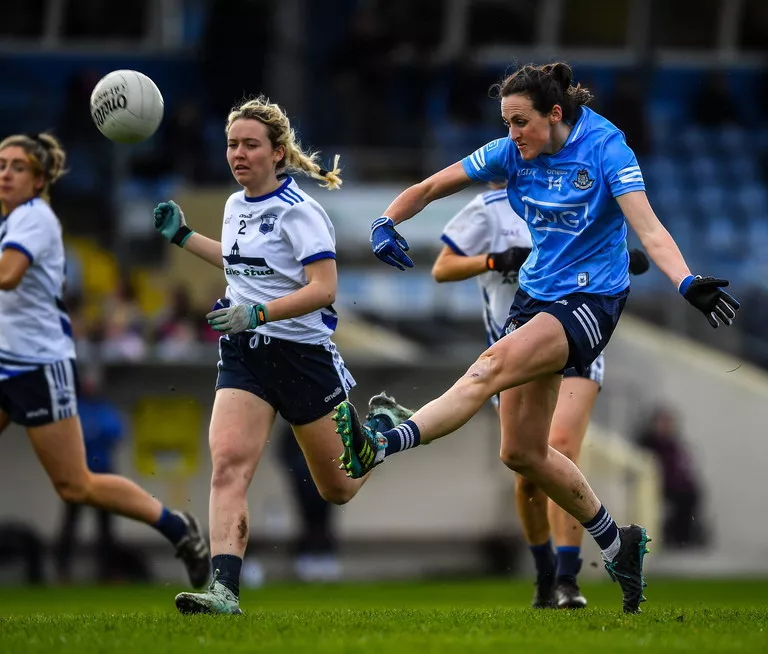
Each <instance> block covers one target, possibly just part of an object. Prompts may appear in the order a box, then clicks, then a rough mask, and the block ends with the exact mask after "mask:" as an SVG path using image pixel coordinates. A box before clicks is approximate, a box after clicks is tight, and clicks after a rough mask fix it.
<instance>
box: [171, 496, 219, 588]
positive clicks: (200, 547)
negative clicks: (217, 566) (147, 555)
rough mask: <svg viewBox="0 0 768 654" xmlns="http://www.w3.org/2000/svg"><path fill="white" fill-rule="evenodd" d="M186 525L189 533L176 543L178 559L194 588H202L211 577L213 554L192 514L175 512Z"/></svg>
mask: <svg viewBox="0 0 768 654" xmlns="http://www.w3.org/2000/svg"><path fill="white" fill-rule="evenodd" d="M174 513H175V514H176V515H178V517H179V518H181V520H182V521H183V522H184V523H185V524H186V526H187V531H186V534H185V535H184V536H182V538H181V540H179V541H178V542H177V543H176V558H177V559H181V561H182V563H184V566H185V567H186V568H187V574H188V575H189V582H190V583H191V584H192V588H202V587H203V586H204V585H205V582H206V581H208V578H209V577H210V575H211V552H210V550H209V549H208V543H207V542H206V541H205V536H204V535H203V531H202V529H200V522H199V521H198V519H197V518H196V517H195V516H193V515H192V514H191V513H187V512H186V511H183V512H182V511H174Z"/></svg>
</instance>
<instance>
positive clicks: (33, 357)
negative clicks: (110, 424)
mask: <svg viewBox="0 0 768 654" xmlns="http://www.w3.org/2000/svg"><path fill="white" fill-rule="evenodd" d="M65 159H66V155H65V153H64V150H62V148H61V145H60V144H59V142H58V141H57V140H56V139H55V138H54V137H53V136H52V135H50V134H32V135H24V134H17V135H14V136H9V137H7V138H6V139H4V140H3V141H2V142H0V205H1V207H0V208H1V209H2V210H1V211H0V252H1V254H0V431H2V430H3V429H4V428H5V427H7V426H8V425H9V424H10V423H11V422H15V423H17V424H19V425H21V426H23V427H25V428H26V431H27V435H28V436H29V440H30V442H31V443H32V447H33V449H34V451H35V454H36V455H37V458H38V460H39V461H40V463H41V464H42V466H43V468H44V469H45V472H46V473H47V474H48V477H49V478H50V480H51V482H52V483H53V485H54V487H55V489H56V492H57V493H58V494H59V496H60V497H61V499H63V500H64V501H65V502H74V503H78V504H90V505H91V506H95V507H98V508H100V509H103V510H106V511H112V512H114V513H117V514H120V515H123V516H125V517H128V518H133V519H134V520H139V521H141V522H145V523H147V524H149V525H152V526H154V527H155V528H156V529H157V530H158V531H160V532H161V533H162V534H163V535H164V536H165V537H166V538H168V540H169V541H171V543H172V544H173V545H174V546H175V547H176V551H177V556H178V557H179V558H181V559H182V560H183V562H184V564H185V565H186V567H187V572H188V574H189V578H190V581H191V582H192V585H193V586H194V587H196V588H197V587H200V586H202V585H204V584H205V582H206V579H207V578H208V575H209V574H210V565H211V563H210V558H209V552H208V546H207V545H206V542H205V538H204V537H203V536H202V534H201V532H200V528H199V525H198V523H197V520H196V519H195V518H194V517H193V516H192V515H190V514H188V513H180V512H177V511H170V510H168V509H167V508H165V507H164V506H163V505H162V504H161V503H160V502H159V501H158V500H157V499H155V498H154V497H152V496H151V495H149V493H147V492H146V491H144V490H143V489H141V488H140V487H139V486H137V485H136V484H135V483H134V482H132V481H130V480H129V479H126V478H125V477H119V476H117V475H107V474H94V473H92V472H90V471H89V470H88V466H87V464H86V459H85V446H84V444H83V433H82V428H81V425H80V419H79V417H78V415H77V368H76V364H75V346H74V341H73V339H72V326H71V323H70V320H69V317H68V316H67V312H66V308H65V307H64V304H63V302H62V299H61V298H62V294H63V290H64V265H65V264H64V244H63V241H62V233H61V224H60V223H59V220H58V218H57V217H56V214H55V213H54V212H53V210H52V209H51V207H50V205H49V204H48V199H49V193H50V188H51V185H52V184H54V183H55V182H56V180H58V179H59V177H61V175H62V174H64V163H65Z"/></svg>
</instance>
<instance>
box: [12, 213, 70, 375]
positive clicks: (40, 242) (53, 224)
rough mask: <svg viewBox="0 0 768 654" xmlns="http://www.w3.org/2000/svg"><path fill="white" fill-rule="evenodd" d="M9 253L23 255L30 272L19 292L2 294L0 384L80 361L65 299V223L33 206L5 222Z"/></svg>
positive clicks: (21, 283) (53, 214)
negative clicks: (37, 370) (51, 366)
mask: <svg viewBox="0 0 768 654" xmlns="http://www.w3.org/2000/svg"><path fill="white" fill-rule="evenodd" d="M7 249H14V250H18V251H19V252H21V253H22V254H24V255H25V256H26V257H27V258H28V259H29V268H27V271H26V272H25V273H24V276H23V277H22V278H21V281H20V282H19V285H18V286H17V287H16V288H14V289H12V290H9V291H2V290H0V380H3V379H8V378H10V377H14V376H16V375H18V374H22V373H24V372H29V371H31V370H34V369H35V368H37V367H39V366H40V365H42V364H48V363H55V362H57V361H62V360H64V359H74V358H75V343H74V341H73V339H72V325H71V323H70V320H69V316H68V315H67V312H66V309H65V308H64V304H63V302H62V299H61V298H62V295H63V292H64V279H65V277H64V268H65V259H64V242H63V240H62V233H61V223H59V219H58V218H57V217H56V214H55V213H53V210H52V209H51V207H50V206H49V205H48V204H47V203H46V202H45V201H44V200H41V199H40V198H35V199H33V200H30V201H29V202H26V203H25V204H23V205H21V206H20V207H17V208H16V209H14V210H13V211H11V213H10V214H9V215H8V216H7V217H6V218H5V219H4V220H2V221H0V250H7Z"/></svg>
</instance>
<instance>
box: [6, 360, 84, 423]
mask: <svg viewBox="0 0 768 654" xmlns="http://www.w3.org/2000/svg"><path fill="white" fill-rule="evenodd" d="M0 367H1V366H0ZM13 368H14V369H11V368H8V369H5V368H2V369H3V371H4V373H5V374H4V375H3V378H2V380H1V381H0V410H2V411H3V412H4V413H6V414H8V417H9V418H10V419H11V422H15V423H16V424H17V425H22V426H24V427H41V426H43V425H48V424H50V423H52V422H57V421H59V420H63V419H64V418H70V417H72V416H76V415H77V365H76V363H75V360H74V359H63V360H62V361H57V362H56V363H48V364H45V365H41V366H35V367H34V368H33V369H32V370H26V371H24V372H19V369H20V368H22V366H18V367H17V366H13Z"/></svg>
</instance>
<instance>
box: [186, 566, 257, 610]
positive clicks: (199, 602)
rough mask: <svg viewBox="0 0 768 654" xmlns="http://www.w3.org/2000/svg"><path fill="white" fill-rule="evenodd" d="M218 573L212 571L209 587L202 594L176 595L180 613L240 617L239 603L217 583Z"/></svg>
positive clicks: (224, 587)
mask: <svg viewBox="0 0 768 654" xmlns="http://www.w3.org/2000/svg"><path fill="white" fill-rule="evenodd" d="M218 577H219V571H218V570H214V572H213V579H212V580H211V585H210V586H208V590H207V591H206V592H204V593H179V594H178V595H176V608H177V609H178V610H179V612H180V613H184V614H193V613H219V614H229V615H240V614H242V612H243V611H242V610H241V609H240V602H239V600H238V598H237V595H235V593H233V592H232V591H231V590H230V589H229V588H227V587H226V586H225V585H224V584H222V583H220V582H219V581H218Z"/></svg>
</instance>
